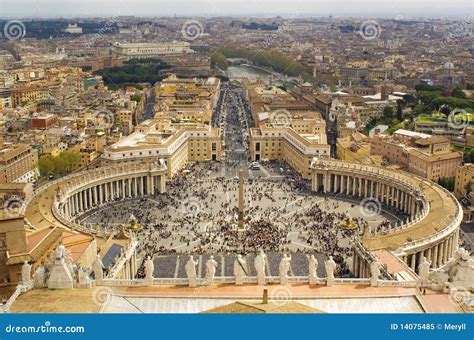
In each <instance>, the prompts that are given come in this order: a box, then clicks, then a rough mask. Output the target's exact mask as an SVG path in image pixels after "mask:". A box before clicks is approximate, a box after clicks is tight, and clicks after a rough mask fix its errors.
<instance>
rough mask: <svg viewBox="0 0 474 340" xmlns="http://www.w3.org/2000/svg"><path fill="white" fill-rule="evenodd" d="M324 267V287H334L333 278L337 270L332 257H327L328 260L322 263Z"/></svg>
mask: <svg viewBox="0 0 474 340" xmlns="http://www.w3.org/2000/svg"><path fill="white" fill-rule="evenodd" d="M324 267H325V268H326V285H327V286H328V287H331V286H332V285H334V281H335V280H336V278H335V277H334V272H335V271H336V268H337V265H336V262H334V260H333V259H332V256H329V259H328V260H327V261H326V262H324Z"/></svg>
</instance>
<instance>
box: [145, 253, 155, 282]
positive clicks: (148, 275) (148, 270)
mask: <svg viewBox="0 0 474 340" xmlns="http://www.w3.org/2000/svg"><path fill="white" fill-rule="evenodd" d="M154 271H155V263H154V262H153V258H152V257H151V256H148V257H147V259H146V261H145V279H147V280H152V279H153V272H154Z"/></svg>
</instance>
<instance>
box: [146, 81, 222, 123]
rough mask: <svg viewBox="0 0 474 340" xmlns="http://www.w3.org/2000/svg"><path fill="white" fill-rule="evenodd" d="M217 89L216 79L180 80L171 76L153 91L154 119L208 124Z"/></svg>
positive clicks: (214, 105) (218, 86)
mask: <svg viewBox="0 0 474 340" xmlns="http://www.w3.org/2000/svg"><path fill="white" fill-rule="evenodd" d="M219 88H220V80H219V79H218V78H213V77H210V78H207V79H182V78H177V77H176V76H175V75H171V76H169V77H168V78H166V79H164V80H163V81H162V82H161V83H160V85H159V86H157V87H156V90H155V93H156V97H155V98H156V99H155V103H156V104H155V111H157V114H156V116H157V117H159V116H169V117H171V118H173V119H175V120H179V121H191V122H201V123H208V122H210V121H211V118H212V113H213V111H214V108H215V107H216V103H217V98H218V95H219Z"/></svg>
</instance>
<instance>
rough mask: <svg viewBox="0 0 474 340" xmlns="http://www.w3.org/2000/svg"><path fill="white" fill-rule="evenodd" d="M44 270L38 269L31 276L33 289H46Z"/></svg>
mask: <svg viewBox="0 0 474 340" xmlns="http://www.w3.org/2000/svg"><path fill="white" fill-rule="evenodd" d="M46 277H47V274H46V268H45V267H38V269H36V271H35V273H34V274H33V282H34V287H35V288H45V287H46Z"/></svg>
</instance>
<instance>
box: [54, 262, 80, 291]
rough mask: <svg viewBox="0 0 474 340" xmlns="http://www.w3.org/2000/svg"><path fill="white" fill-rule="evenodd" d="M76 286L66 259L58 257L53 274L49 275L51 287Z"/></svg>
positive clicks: (67, 287)
mask: <svg viewBox="0 0 474 340" xmlns="http://www.w3.org/2000/svg"><path fill="white" fill-rule="evenodd" d="M73 286H74V280H73V278H72V276H71V273H70V272H69V268H68V267H67V265H66V263H65V262H64V260H63V259H62V258H61V259H56V261H55V263H54V266H53V269H52V270H51V274H50V275H49V280H48V288H49V289H70V288H73Z"/></svg>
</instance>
